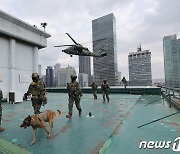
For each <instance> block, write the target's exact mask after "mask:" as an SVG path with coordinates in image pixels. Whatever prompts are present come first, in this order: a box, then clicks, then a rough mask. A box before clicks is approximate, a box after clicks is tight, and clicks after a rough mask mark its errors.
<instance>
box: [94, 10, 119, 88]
mask: <svg viewBox="0 0 180 154" xmlns="http://www.w3.org/2000/svg"><path fill="white" fill-rule="evenodd" d="M115 21H116V20H115V17H114V15H113V14H112V13H111V14H108V15H106V16H103V17H100V18H97V19H95V20H93V21H92V34H93V52H94V53H101V52H102V51H103V50H105V52H106V53H107V56H105V57H102V58H98V59H96V58H93V68H94V81H95V82H96V84H97V85H101V84H102V81H103V79H107V81H108V83H109V85H116V72H117V48H116V23H115ZM102 49H103V50H102Z"/></svg>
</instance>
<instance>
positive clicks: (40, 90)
mask: <svg viewBox="0 0 180 154" xmlns="http://www.w3.org/2000/svg"><path fill="white" fill-rule="evenodd" d="M32 80H33V82H32V83H31V84H30V85H29V88H28V92H27V93H28V94H32V98H31V100H32V106H33V108H34V113H35V114H39V113H40V108H41V105H42V103H43V100H44V98H45V94H46V89H45V85H44V83H43V82H41V81H40V80H39V75H38V73H33V74H32Z"/></svg>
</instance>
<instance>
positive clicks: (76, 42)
mask: <svg viewBox="0 0 180 154" xmlns="http://www.w3.org/2000/svg"><path fill="white" fill-rule="evenodd" d="M66 34H67V35H68V36H69V37H70V39H71V40H72V41H73V42H74V43H75V44H76V45H79V44H78V43H77V42H76V41H75V40H74V39H73V38H72V37H71V35H69V33H66Z"/></svg>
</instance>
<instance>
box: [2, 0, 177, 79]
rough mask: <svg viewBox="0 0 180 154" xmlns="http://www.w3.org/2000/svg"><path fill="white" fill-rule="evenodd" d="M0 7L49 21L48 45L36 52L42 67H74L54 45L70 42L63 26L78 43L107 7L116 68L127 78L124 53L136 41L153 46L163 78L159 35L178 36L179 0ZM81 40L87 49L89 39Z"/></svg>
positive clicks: (6, 2) (155, 72) (9, 1)
mask: <svg viewBox="0 0 180 154" xmlns="http://www.w3.org/2000/svg"><path fill="white" fill-rule="evenodd" d="M0 8H1V9H2V10H3V11H5V12H8V13H9V14H11V15H13V16H15V17H17V18H19V19H21V20H23V21H25V22H28V23H29V24H31V25H36V26H37V27H38V28H40V29H42V27H41V26H40V23H41V22H47V23H48V25H47V27H46V32H48V33H50V34H51V35H52V37H51V38H48V46H47V47H46V48H45V49H41V50H40V52H39V63H40V64H42V68H43V70H45V68H46V66H49V65H50V66H53V65H55V64H56V63H60V64H61V66H62V67H66V66H68V65H70V66H73V67H75V68H76V71H78V57H77V56H74V57H73V58H70V56H69V55H66V54H65V53H62V52H61V50H62V49H63V48H54V45H61V44H72V43H73V42H72V40H70V38H69V37H68V36H67V35H65V33H66V32H68V33H70V34H71V35H72V36H73V38H74V39H75V40H76V41H77V42H79V43H85V42H89V41H91V40H92V20H93V19H96V18H99V17H101V16H104V15H106V14H109V13H114V15H115V18H116V36H117V59H118V70H119V71H121V73H122V75H123V76H126V77H127V78H128V60H127V59H128V54H129V53H130V52H133V51H136V49H137V46H138V45H139V44H140V43H141V45H142V47H143V49H145V50H146V49H149V50H150V51H151V52H152V76H153V78H164V70H163V48H162V45H163V42H162V40H163V37H164V36H165V35H171V34H177V35H178V36H180V32H179V27H180V23H179V14H180V9H179V8H180V1H179V0H173V1H171V0H159V1H157V0H139V1H133V0H126V1H124V0H98V1H97V0H89V1H84V0H76V1H70V0H61V1H59V0H51V1H43V0H38V1H35V0H31V1H25V0H18V1H17V0H1V3H0ZM84 45H85V46H87V47H88V48H89V49H90V50H92V43H88V44H84ZM91 61H92V60H91ZM43 72H45V71H43ZM159 72H160V73H159Z"/></svg>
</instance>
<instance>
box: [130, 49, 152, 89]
mask: <svg viewBox="0 0 180 154" xmlns="http://www.w3.org/2000/svg"><path fill="white" fill-rule="evenodd" d="M128 61H129V85H130V86H152V74H151V52H149V50H141V47H140V48H138V51H137V52H131V53H129V55H128Z"/></svg>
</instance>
